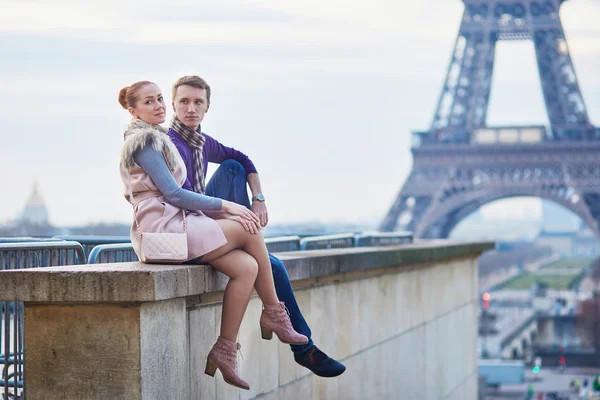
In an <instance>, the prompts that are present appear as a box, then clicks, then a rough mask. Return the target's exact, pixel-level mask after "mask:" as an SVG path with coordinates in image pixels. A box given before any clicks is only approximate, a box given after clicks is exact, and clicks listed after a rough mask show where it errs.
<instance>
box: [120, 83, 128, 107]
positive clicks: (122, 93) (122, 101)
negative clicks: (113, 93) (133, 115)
mask: <svg viewBox="0 0 600 400" xmlns="http://www.w3.org/2000/svg"><path fill="white" fill-rule="evenodd" d="M127 89H129V86H125V87H124V88H123V89H121V90H120V91H119V104H121V107H123V108H124V109H126V110H127V109H128V108H129V107H128V106H127Z"/></svg>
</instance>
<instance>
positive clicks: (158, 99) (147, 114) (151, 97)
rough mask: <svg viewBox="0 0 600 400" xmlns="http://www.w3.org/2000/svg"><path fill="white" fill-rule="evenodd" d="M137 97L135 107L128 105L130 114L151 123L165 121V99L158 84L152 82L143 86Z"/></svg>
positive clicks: (156, 123) (155, 123)
mask: <svg viewBox="0 0 600 400" xmlns="http://www.w3.org/2000/svg"><path fill="white" fill-rule="evenodd" d="M137 98H138V101H137V103H136V105H135V107H129V112H130V113H131V115H133V116H134V117H135V118H139V119H141V120H142V121H145V122H147V123H149V124H153V125H158V124H162V123H163V122H165V119H166V107H165V101H164V100H163V96H162V93H161V92H160V88H159V87H158V86H156V85H155V84H154V83H152V84H148V85H145V86H143V87H142V88H141V89H140V90H139V92H138V94H137Z"/></svg>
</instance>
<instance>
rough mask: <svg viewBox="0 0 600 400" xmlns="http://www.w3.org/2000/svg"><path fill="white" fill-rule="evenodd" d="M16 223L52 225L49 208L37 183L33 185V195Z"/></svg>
mask: <svg viewBox="0 0 600 400" xmlns="http://www.w3.org/2000/svg"><path fill="white" fill-rule="evenodd" d="M15 222H18V223H27V224H29V225H37V226H47V225H49V224H50V221H49V219H48V208H47V207H46V203H45V202H44V199H42V196H41V195H40V193H39V191H38V186H37V182H34V183H33V188H32V191H31V194H30V195H29V198H28V199H27V202H26V203H25V207H24V208H23V211H21V213H20V214H19V216H17V218H16V221H15Z"/></svg>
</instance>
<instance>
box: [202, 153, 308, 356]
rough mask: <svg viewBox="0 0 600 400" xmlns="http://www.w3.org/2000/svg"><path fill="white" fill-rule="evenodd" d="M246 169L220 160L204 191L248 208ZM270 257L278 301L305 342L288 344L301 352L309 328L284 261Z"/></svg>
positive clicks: (234, 162)
mask: <svg viewBox="0 0 600 400" xmlns="http://www.w3.org/2000/svg"><path fill="white" fill-rule="evenodd" d="M247 183H248V182H247V179H246V171H245V170H244V167H243V166H242V164H240V163H239V162H237V161H235V160H226V161H224V162H222V163H221V166H220V167H219V168H218V169H217V171H216V172H215V173H214V175H213V176H212V177H211V179H210V181H209V182H208V184H207V185H206V194H207V195H208V196H212V197H218V198H220V199H224V200H229V201H233V202H234V203H238V204H241V205H244V206H246V207H248V208H250V200H249V198H248V191H247V189H246V185H247ZM269 258H270V259H271V269H272V270H273V281H274V282H275V291H276V292H277V297H279V300H280V301H283V302H284V303H285V306H286V307H287V309H288V310H289V312H290V320H291V321H292V325H293V326H294V329H295V330H296V331H297V332H298V333H301V334H303V335H305V336H306V337H308V343H307V344H303V345H291V348H292V351H293V352H294V353H302V352H304V351H306V350H308V349H309V348H311V347H312V346H313V341H312V339H311V332H310V328H309V327H308V324H307V323H306V320H305V319H304V317H303V316H302V313H301V312H300V308H299V307H298V303H297V302H296V297H295V296H294V291H293V290H292V284H291V283H290V277H289V275H288V273H287V270H286V269H285V265H283V263H282V262H281V260H280V259H278V258H277V257H275V256H274V255H273V254H270V253H269Z"/></svg>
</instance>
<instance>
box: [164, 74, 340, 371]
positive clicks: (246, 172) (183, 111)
mask: <svg viewBox="0 0 600 400" xmlns="http://www.w3.org/2000/svg"><path fill="white" fill-rule="evenodd" d="M210 94H211V91H210V86H209V85H208V84H207V83H206V82H205V81H204V80H203V79H202V78H200V77H198V76H184V77H183V78H180V79H178V80H177V82H175V84H174V85H173V97H172V100H173V103H172V104H173V111H175V114H176V115H177V118H179V120H180V121H181V122H182V123H183V124H184V125H185V126H187V127H190V128H192V129H194V130H195V131H196V132H197V135H193V136H190V135H187V134H184V133H181V132H178V131H177V130H176V129H174V128H173V126H172V127H171V129H169V133H168V134H169V137H170V138H171V140H172V141H173V143H174V144H175V146H176V147H177V149H178V150H179V153H180V154H181V157H182V158H183V161H184V162H185V165H186V168H187V179H186V182H185V183H184V185H183V187H184V189H188V190H193V191H195V192H205V194H206V195H208V196H213V197H219V198H222V199H225V200H229V201H233V202H236V203H238V204H242V205H244V206H246V207H248V208H249V209H251V210H252V211H253V212H254V213H255V214H256V215H257V216H258V217H259V219H260V224H261V225H262V226H263V227H264V226H266V225H267V223H268V222H269V217H268V212H267V206H266V204H265V197H264V195H263V194H262V188H261V183H260V179H259V176H258V172H257V171H256V168H255V166H254V163H253V162H252V161H251V160H250V159H249V158H248V156H246V155H245V154H244V153H242V152H240V151H238V150H235V149H233V148H231V147H226V146H223V145H222V144H221V143H219V142H218V141H216V140H215V139H213V138H212V137H210V136H208V135H207V134H205V133H202V132H201V130H200V123H201V122H202V120H203V119H204V116H205V114H206V112H207V111H208V109H209V107H210ZM209 162H213V163H218V164H221V165H220V167H219V168H218V169H217V171H216V172H215V174H214V175H213V176H212V178H211V180H210V182H208V184H205V182H204V181H205V178H206V169H207V165H208V163H209ZM246 183H247V184H248V186H250V190H251V192H252V204H250V200H249V199H248V192H247V189H246ZM269 256H270V259H271V268H272V270H273V280H274V282H275V290H276V292H277V296H278V297H279V300H281V301H283V302H284V303H285V305H286V307H287V308H288V310H289V312H290V319H291V321H292V325H293V326H294V329H295V330H296V331H297V332H299V333H301V334H303V335H306V336H307V337H308V338H309V342H308V344H306V345H292V346H291V348H292V351H293V353H294V359H295V360H296V362H297V363H298V364H300V365H302V366H303V367H306V368H308V369H309V370H311V371H312V372H314V373H315V374H316V375H319V376H322V377H334V376H338V375H340V374H342V373H343V372H344V371H345V370H346V367H345V366H344V365H343V364H341V363H340V362H338V361H336V360H334V359H332V358H330V357H329V356H327V355H326V354H325V353H323V352H322V351H321V350H319V348H318V347H317V346H315V344H314V343H313V341H312V338H311V331H310V328H309V327H308V324H307V323H306V321H305V320H304V317H303V316H302V313H301V312H300V309H299V307H298V304H297V302H296V298H295V297H294V292H293V291H292V285H291V284H290V278H289V276H288V274H287V271H286V269H285V266H284V265H283V263H282V262H281V261H280V260H279V259H278V258H277V257H275V256H273V255H272V254H269Z"/></svg>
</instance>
